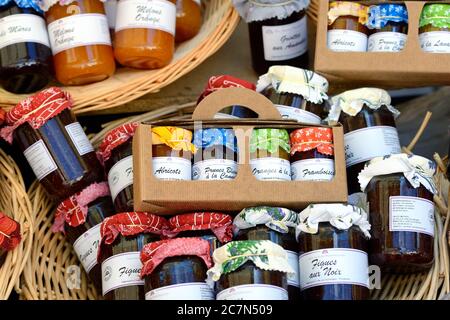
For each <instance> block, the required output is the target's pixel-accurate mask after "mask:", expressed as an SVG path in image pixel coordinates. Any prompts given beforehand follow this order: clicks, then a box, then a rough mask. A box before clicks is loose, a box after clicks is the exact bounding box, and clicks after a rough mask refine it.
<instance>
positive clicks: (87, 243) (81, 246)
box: [73, 223, 102, 273]
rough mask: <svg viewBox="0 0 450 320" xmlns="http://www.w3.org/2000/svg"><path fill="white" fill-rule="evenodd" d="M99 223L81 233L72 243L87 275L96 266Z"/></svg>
mask: <svg viewBox="0 0 450 320" xmlns="http://www.w3.org/2000/svg"><path fill="white" fill-rule="evenodd" d="M101 225H102V224H101V223H99V224H98V225H96V226H95V227H92V228H91V229H89V230H88V231H86V232H85V233H83V234H82V235H81V236H80V237H78V239H77V240H75V242H74V243H73V249H74V250H75V253H76V254H77V256H78V259H79V260H80V262H81V264H82V265H83V268H84V270H86V272H87V273H89V271H91V269H92V268H93V267H94V266H95V265H96V264H97V251H98V245H99V244H100V227H101Z"/></svg>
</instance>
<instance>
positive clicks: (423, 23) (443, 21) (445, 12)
mask: <svg viewBox="0 0 450 320" xmlns="http://www.w3.org/2000/svg"><path fill="white" fill-rule="evenodd" d="M449 12H450V4H447V3H434V4H426V5H425V6H424V7H423V10H422V14H421V16H420V22H419V43H420V47H421V48H422V50H423V51H425V52H431V53H450V40H449V39H450V13H449Z"/></svg>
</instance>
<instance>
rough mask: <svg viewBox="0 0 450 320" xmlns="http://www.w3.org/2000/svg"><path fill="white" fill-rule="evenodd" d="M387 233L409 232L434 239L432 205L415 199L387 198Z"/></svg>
mask: <svg viewBox="0 0 450 320" xmlns="http://www.w3.org/2000/svg"><path fill="white" fill-rule="evenodd" d="M389 231H409V232H418V233H424V234H428V235H430V236H432V237H434V203H433V202H431V201H429V200H427V199H422V198H417V197H404V196H393V197H389Z"/></svg>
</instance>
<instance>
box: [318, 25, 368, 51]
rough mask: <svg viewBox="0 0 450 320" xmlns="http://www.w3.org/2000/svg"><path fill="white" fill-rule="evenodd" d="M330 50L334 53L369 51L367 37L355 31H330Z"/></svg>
mask: <svg viewBox="0 0 450 320" xmlns="http://www.w3.org/2000/svg"><path fill="white" fill-rule="evenodd" d="M327 41H328V42H327V43H328V48H329V49H330V50H332V51H342V52H344V51H353V52H364V51H367V35H365V34H364V33H362V32H358V31H353V30H342V29H337V30H329V31H328V40H327Z"/></svg>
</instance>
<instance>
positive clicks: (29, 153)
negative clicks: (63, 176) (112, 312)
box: [23, 140, 58, 180]
mask: <svg viewBox="0 0 450 320" xmlns="http://www.w3.org/2000/svg"><path fill="white" fill-rule="evenodd" d="M23 155H24V156H25V158H26V159H27V161H28V163H29V165H30V167H31V169H32V170H33V172H34V174H35V175H36V178H37V179H38V180H42V179H43V178H45V177H46V176H47V175H48V174H50V173H52V172H53V171H55V170H57V169H58V166H57V165H56V163H55V160H53V157H52V155H51V154H50V151H48V149H47V146H46V145H45V143H44V142H43V141H42V140H39V141H37V142H35V143H33V144H32V145H31V146H29V147H28V148H27V149H26V150H25V151H24V152H23Z"/></svg>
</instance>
